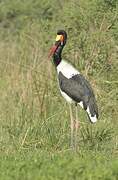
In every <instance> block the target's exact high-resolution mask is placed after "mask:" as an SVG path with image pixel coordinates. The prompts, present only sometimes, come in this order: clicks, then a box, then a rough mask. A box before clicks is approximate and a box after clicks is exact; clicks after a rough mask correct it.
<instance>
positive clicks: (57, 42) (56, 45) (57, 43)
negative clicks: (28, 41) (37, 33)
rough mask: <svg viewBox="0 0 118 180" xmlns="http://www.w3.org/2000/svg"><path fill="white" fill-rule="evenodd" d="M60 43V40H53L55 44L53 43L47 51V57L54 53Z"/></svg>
mask: <svg viewBox="0 0 118 180" xmlns="http://www.w3.org/2000/svg"><path fill="white" fill-rule="evenodd" d="M59 44H60V41H56V42H55V45H53V46H52V47H51V49H50V51H49V55H48V58H50V57H51V56H53V54H54V53H55V51H56V49H57V48H58V46H59Z"/></svg>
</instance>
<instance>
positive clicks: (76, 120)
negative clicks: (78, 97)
mask: <svg viewBox="0 0 118 180" xmlns="http://www.w3.org/2000/svg"><path fill="white" fill-rule="evenodd" d="M75 111H76V119H75V150H77V139H78V138H77V134H78V128H79V121H78V108H77V103H76V104H75Z"/></svg>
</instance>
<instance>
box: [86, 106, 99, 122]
mask: <svg viewBox="0 0 118 180" xmlns="http://www.w3.org/2000/svg"><path fill="white" fill-rule="evenodd" d="M86 111H87V113H88V115H89V117H90V120H91V122H92V123H95V122H96V121H97V117H96V114H95V116H93V117H92V116H91V113H90V110H89V107H88V108H87V110H86Z"/></svg>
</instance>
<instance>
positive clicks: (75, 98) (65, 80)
mask: <svg viewBox="0 0 118 180" xmlns="http://www.w3.org/2000/svg"><path fill="white" fill-rule="evenodd" d="M66 41H67V33H66V32H65V31H64V30H58V32H57V36H56V42H55V45H54V46H53V47H52V48H51V50H50V53H49V57H50V56H53V62H54V65H55V67H56V69H57V74H58V81H59V87H60V91H61V94H62V96H63V97H64V98H65V99H66V100H67V101H68V102H69V104H70V105H69V107H70V108H69V109H70V119H71V147H76V145H77V131H78V127H79V121H78V112H77V105H78V104H79V105H80V106H81V107H82V108H83V109H84V110H85V111H86V112H87V114H88V117H89V119H90V122H92V123H95V122H96V121H97V119H98V107H97V104H96V99H95V96H94V93H93V90H92V88H91V86H90V84H89V82H88V81H87V80H86V79H85V78H84V76H83V75H82V74H80V72H79V71H78V70H76V69H75V68H74V67H73V66H72V65H71V64H69V63H68V62H66V61H64V60H63V59H62V57H61V53H62V50H63V47H64V46H65V44H66ZM71 103H75V107H76V118H75V121H74V119H73V115H72V107H71ZM74 136H75V139H74ZM74 140H75V142H74Z"/></svg>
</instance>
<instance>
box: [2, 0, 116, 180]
mask: <svg viewBox="0 0 118 180" xmlns="http://www.w3.org/2000/svg"><path fill="white" fill-rule="evenodd" d="M115 2H116V1H115V0H113V1H101V0H99V1H97V0H92V1H91V2H90V1H89V0H86V1H83V0H81V1H79V3H78V1H76V0H69V1H68V2H67V1H66V0H64V1H63V3H62V2H61V1H58V2H57V1H56V0H55V1H51V0H50V1H46V0H43V3H44V4H42V3H41V2H39V1H37V0H36V1H35V3H34V1H32V0H30V1H28V2H26V1H25V0H24V1H19V0H17V1H15V0H12V1H11V2H9V1H8V0H6V1H1V2H0V178H1V179H2V180H9V179H16V180H18V179H21V178H22V179H24V180H26V179H28V180H32V179H36V180H37V179H41V180H43V179H46V180H47V179H70V180H71V179H82V180H97V179H101V180H116V179H117V178H118V172H117V169H118V133H117V126H118V122H117V119H118V109H117V104H118V92H117V85H118V81H117V77H118V62H117V38H118V31H117V2H116V4H115ZM78 8H79V9H78ZM70 9H71V12H70ZM60 17H61V18H60ZM57 19H58V21H57ZM73 27H74V28H73ZM60 28H64V29H65V30H66V31H67V32H68V42H67V46H66V47H65V49H64V53H63V57H64V58H65V59H67V60H68V61H70V62H71V63H72V64H73V65H74V66H75V67H77V68H78V69H79V70H80V71H81V72H82V74H84V76H85V77H86V78H87V79H88V80H89V81H90V82H91V85H92V87H93V89H94V92H95V95H96V99H97V103H98V107H99V114H100V118H99V121H98V122H97V123H96V124H94V125H91V124H90V122H89V121H88V118H87V116H86V114H85V112H84V111H83V110H82V109H81V108H78V111H79V120H80V122H81V123H80V130H79V133H78V145H79V151H78V152H76V153H75V152H73V151H72V150H71V149H70V119H69V113H68V106H67V104H66V102H65V100H64V99H63V98H62V97H61V96H60V92H59V90H58V83H57V79H56V72H55V68H54V66H53V64H52V63H51V60H49V59H48V58H47V56H48V51H49V49H50V46H51V45H52V43H53V38H54V37H55V32H56V30H57V29H60Z"/></svg>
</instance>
